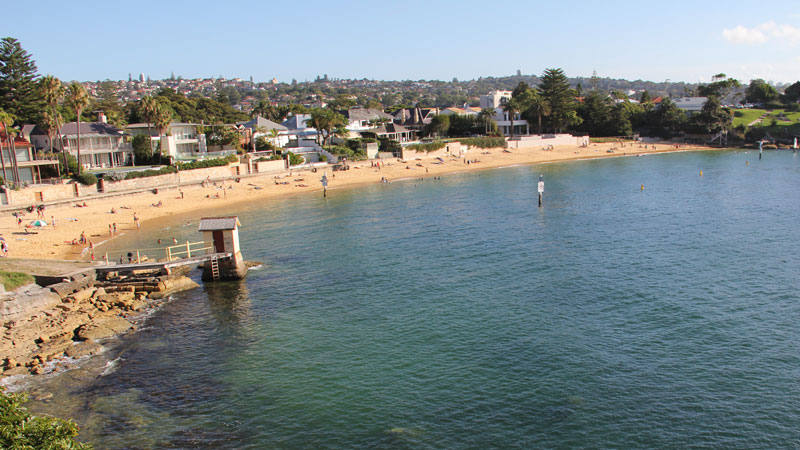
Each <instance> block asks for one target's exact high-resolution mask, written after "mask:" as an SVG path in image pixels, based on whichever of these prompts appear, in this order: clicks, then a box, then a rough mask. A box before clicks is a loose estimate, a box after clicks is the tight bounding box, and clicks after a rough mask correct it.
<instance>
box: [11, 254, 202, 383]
mask: <svg viewBox="0 0 800 450" xmlns="http://www.w3.org/2000/svg"><path fill="white" fill-rule="evenodd" d="M186 272H188V268H187V270H185V271H181V272H173V273H172V274H170V275H159V276H153V275H139V276H134V277H126V278H125V279H111V280H102V281H101V280H97V279H96V278H95V273H94V271H92V270H89V271H86V272H83V273H81V274H78V275H76V276H74V277H72V278H71V279H70V280H65V281H62V282H59V283H55V284H52V285H49V286H47V287H41V286H38V285H28V286H24V287H22V288H20V289H18V290H16V291H14V292H10V293H5V294H2V298H0V311H2V329H0V332H2V338H1V339H0V355H3V356H2V357H3V360H2V373H0V378H5V377H9V376H13V375H28V374H32V375H39V374H43V373H49V372H52V371H56V370H59V369H58V367H59V366H58V365H57V364H48V363H50V362H53V361H58V360H60V359H66V358H72V359H77V358H81V357H85V356H90V355H95V354H98V353H100V352H101V351H102V350H103V348H102V346H101V343H102V342H103V341H104V340H107V339H109V338H111V337H114V336H117V335H120V334H125V333H128V332H131V331H134V330H135V329H136V325H135V322H136V318H137V317H140V316H142V315H143V313H144V311H145V310H147V309H148V308H151V307H154V306H156V305H157V304H159V303H160V302H159V300H161V299H163V298H165V297H167V296H169V295H170V294H173V293H176V292H180V291H184V290H187V289H193V288H196V287H198V286H199V285H198V284H197V283H195V282H194V281H193V280H191V279H190V278H189V277H187V276H186Z"/></svg>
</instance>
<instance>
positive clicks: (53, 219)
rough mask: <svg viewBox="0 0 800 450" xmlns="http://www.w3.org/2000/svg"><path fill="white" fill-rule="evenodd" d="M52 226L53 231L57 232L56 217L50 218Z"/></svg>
mask: <svg viewBox="0 0 800 450" xmlns="http://www.w3.org/2000/svg"><path fill="white" fill-rule="evenodd" d="M50 224H51V225H53V229H54V230H55V229H56V218H55V217H53V216H50Z"/></svg>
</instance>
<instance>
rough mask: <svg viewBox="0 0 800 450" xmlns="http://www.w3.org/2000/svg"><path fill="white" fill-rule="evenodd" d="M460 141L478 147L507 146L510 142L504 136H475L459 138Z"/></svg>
mask: <svg viewBox="0 0 800 450" xmlns="http://www.w3.org/2000/svg"><path fill="white" fill-rule="evenodd" d="M458 142H460V143H462V144H464V145H469V146H470V147H477V148H506V147H507V146H508V143H507V142H506V140H505V138H502V137H475V138H464V139H459V140H458Z"/></svg>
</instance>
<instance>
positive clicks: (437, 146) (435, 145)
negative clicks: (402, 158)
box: [406, 141, 447, 153]
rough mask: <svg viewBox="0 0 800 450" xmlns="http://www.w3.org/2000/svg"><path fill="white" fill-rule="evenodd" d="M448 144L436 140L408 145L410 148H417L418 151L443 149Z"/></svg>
mask: <svg viewBox="0 0 800 450" xmlns="http://www.w3.org/2000/svg"><path fill="white" fill-rule="evenodd" d="M446 145H447V144H446V143H445V142H442V141H435V142H428V143H425V144H412V145H409V146H408V147H406V148H407V149H410V150H415V151H416V152H418V153H419V152H427V153H430V152H435V151H436V150H440V149H443V148H444V147H445V146H446Z"/></svg>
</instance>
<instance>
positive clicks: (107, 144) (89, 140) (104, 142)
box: [53, 115, 133, 169]
mask: <svg viewBox="0 0 800 450" xmlns="http://www.w3.org/2000/svg"><path fill="white" fill-rule="evenodd" d="M100 120H101V121H100V122H81V124H80V149H81V158H80V161H79V163H80V164H81V166H82V167H83V168H84V169H95V168H109V167H118V166H129V165H131V164H132V163H133V148H132V147H131V144H130V143H128V142H124V133H123V132H122V130H120V129H119V128H117V127H115V126H114V125H111V124H109V123H106V122H105V117H104V116H102V115H101V116H100ZM53 147H54V148H57V149H58V150H60V151H67V152H69V154H71V155H72V156H75V157H76V158H77V157H78V123H77V122H69V123H65V124H64V126H62V127H61V141H60V142H59V141H58V140H56V142H55V145H54V146H53Z"/></svg>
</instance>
